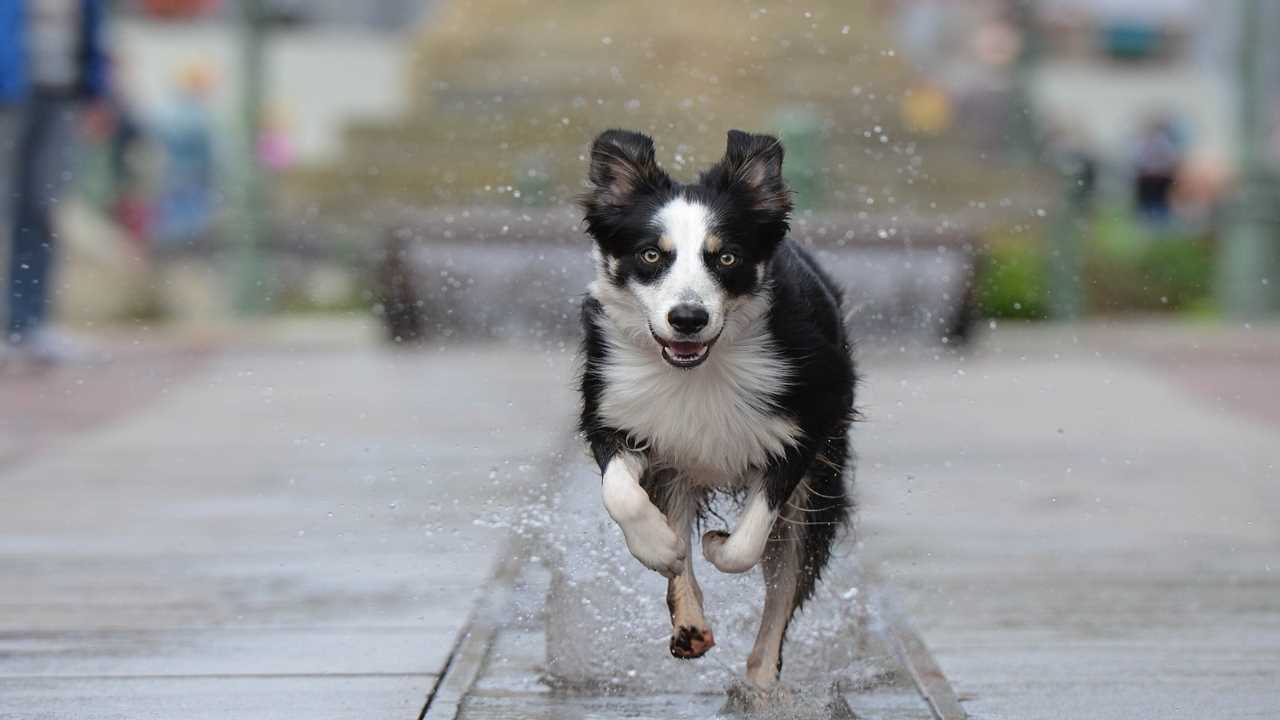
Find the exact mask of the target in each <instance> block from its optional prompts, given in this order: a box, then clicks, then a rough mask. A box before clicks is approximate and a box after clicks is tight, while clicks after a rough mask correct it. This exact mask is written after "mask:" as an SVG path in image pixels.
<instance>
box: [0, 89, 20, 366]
mask: <svg viewBox="0 0 1280 720" xmlns="http://www.w3.org/2000/svg"><path fill="white" fill-rule="evenodd" d="M20 115H21V110H20V109H19V108H18V107H17V106H16V105H0V271H4V273H5V274H4V276H3V277H5V278H6V279H7V278H8V276H9V275H8V267H9V262H10V259H11V257H10V256H11V255H12V254H13V253H12V249H13V247H12V245H11V244H10V242H9V239H10V235H11V231H12V229H13V213H12V210H13V196H14V188H15V187H16V186H17V182H16V177H15V175H16V174H17V169H18V136H19V134H20V133H19V128H20V122H19V118H20ZM9 294H10V293H9V292H8V285H5V292H4V293H3V294H0V317H3V318H7V317H9V304H10V299H9ZM7 327H8V326H7V325H0V332H4V333H5V334H6V335H7V334H8V333H7V332H6V328H7ZM3 348H4V337H3V336H0V350H3Z"/></svg>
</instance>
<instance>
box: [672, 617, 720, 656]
mask: <svg viewBox="0 0 1280 720" xmlns="http://www.w3.org/2000/svg"><path fill="white" fill-rule="evenodd" d="M715 644H716V638H715V635H713V634H712V633H711V628H709V627H702V628H700V627H695V626H693V625H681V626H680V627H679V628H677V629H676V632H675V634H674V635H672V636H671V654H672V655H673V656H675V657H678V658H680V659H682V660H692V659H694V658H700V657H702V656H703V655H705V654H706V653H707V651H708V650H710V649H711V648H713V647H715Z"/></svg>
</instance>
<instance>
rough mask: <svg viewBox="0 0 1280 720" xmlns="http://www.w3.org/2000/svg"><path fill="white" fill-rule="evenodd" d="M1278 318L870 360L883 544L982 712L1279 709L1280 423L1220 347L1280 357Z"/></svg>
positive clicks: (878, 540)
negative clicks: (1272, 322) (1265, 324)
mask: <svg viewBox="0 0 1280 720" xmlns="http://www.w3.org/2000/svg"><path fill="white" fill-rule="evenodd" d="M1261 332H1262V331H1261V330H1260V329H1258V328H1255V329H1253V330H1251V331H1247V332H1238V333H1237V332H1218V331H1214V330H1212V329H1209V330H1203V329H1202V330H1196V329H1195V328H1192V329H1190V330H1188V329H1187V328H1184V327H1167V326H1150V325H1131V326H1128V327H1127V328H1126V326H1123V325H1120V326H1116V327H1105V328H1074V327H1057V328H1053V327H1039V328H1025V329H1023V328H1019V329H1013V330H1006V329H1004V328H998V329H996V330H994V331H991V332H989V333H988V334H987V337H986V338H984V340H983V342H982V344H981V345H980V346H979V350H978V351H976V352H975V353H974V354H972V355H969V356H944V357H939V358H937V359H922V358H919V357H901V356H895V355H893V354H888V355H882V356H879V357H877V358H873V359H872V361H871V362H869V363H868V366H867V369H868V373H867V382H866V383H865V385H864V395H863V398H864V412H865V414H866V417H867V421H866V422H864V423H862V424H860V426H859V427H858V429H857V430H856V433H857V435H858V441H857V447H858V448H859V450H860V454H861V474H860V478H859V480H860V487H861V490H862V507H863V516H862V518H863V525H862V527H863V533H864V538H865V542H864V547H865V551H866V553H867V562H868V563H869V567H870V568H871V569H873V570H875V571H876V572H879V573H881V574H882V575H883V576H884V577H885V578H886V579H887V580H888V581H889V582H890V583H892V584H893V585H894V586H895V587H897V588H900V590H901V593H900V597H901V598H902V600H903V605H904V607H905V608H906V610H907V612H908V613H909V615H910V616H911V618H912V619H913V621H914V622H915V623H916V624H917V627H918V629H919V630H920V632H921V634H922V635H923V637H924V638H925V639H926V640H927V641H928V642H929V645H930V647H931V648H932V649H933V651H934V654H935V656H936V657H937V659H938V661H939V663H940V665H941V667H942V669H943V671H944V672H945V673H946V675H947V677H948V678H949V679H950V680H951V682H952V684H953V685H954V687H955V689H956V690H957V691H958V692H959V693H960V694H961V697H963V698H966V701H965V707H966V709H967V710H968V712H969V713H970V715H971V716H972V717H974V718H991V719H995V718H1008V719H1010V720H1014V719H1016V720H1028V719H1035V718H1068V717H1088V718H1099V719H1107V718H1116V719H1117V720H1119V719H1121V718H1135V717H1159V718H1188V719H1191V718H1205V717H1215V718H1262V717H1276V716H1278V715H1280V562H1277V558H1280V515H1278V514H1277V513H1276V512H1275V510H1274V509H1275V508H1277V507H1280V482H1278V480H1280V426H1278V425H1277V424H1276V423H1275V422H1268V421H1267V420H1266V415H1265V414H1260V413H1258V412H1256V407H1254V406H1253V404H1252V403H1249V402H1247V401H1241V399H1240V398H1238V397H1235V396H1234V395H1233V391H1234V389H1236V388H1238V387H1240V378H1239V377H1238V376H1237V373H1238V372H1239V366H1238V365H1236V364H1232V365H1230V366H1224V365H1223V364H1222V363H1220V362H1218V361H1217V360H1215V359H1214V358H1219V359H1220V358H1221V357H1223V356H1224V354H1226V355H1228V356H1236V355H1246V354H1247V355H1249V356H1252V357H1255V358H1258V360H1257V362H1256V363H1251V367H1253V368H1254V369H1253V370H1252V371H1251V372H1253V373H1255V374H1256V373H1258V372H1260V368H1263V367H1265V368H1268V372H1269V373H1270V376H1271V377H1272V378H1275V377H1278V376H1280V354H1272V355H1265V353H1269V352H1271V351H1270V350H1268V348H1275V347H1276V346H1277V345H1276V341H1277V339H1280V333H1278V332H1276V330H1275V329H1274V328H1272V329H1271V330H1270V331H1269V332H1268V333H1266V334H1260V333H1261ZM1198 343H1203V344H1202V345H1201V347H1202V348H1204V350H1195V346H1196V345H1197V344H1198ZM1178 348H1181V350H1178ZM1201 352H1204V353H1208V354H1210V355H1211V357H1208V358H1202V357H1200V356H1198V353H1201ZM1173 357H1178V358H1179V360H1178V362H1177V367H1176V369H1174V370H1171V369H1170V366H1169V360H1170V359H1171V358H1173ZM1267 357H1270V358H1271V359H1270V360H1267V359H1266V358H1267ZM1268 363H1269V364H1268Z"/></svg>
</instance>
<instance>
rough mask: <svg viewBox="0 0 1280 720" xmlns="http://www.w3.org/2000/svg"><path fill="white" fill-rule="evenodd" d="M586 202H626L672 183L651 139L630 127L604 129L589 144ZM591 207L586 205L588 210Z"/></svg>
mask: <svg viewBox="0 0 1280 720" xmlns="http://www.w3.org/2000/svg"><path fill="white" fill-rule="evenodd" d="M587 176H588V179H589V180H590V181H591V187H592V191H591V193H590V194H589V196H588V198H587V199H586V203H585V204H587V205H590V204H592V203H598V204H603V205H625V204H627V203H629V202H631V201H632V200H633V199H634V198H635V197H636V196H638V195H642V194H644V193H645V192H652V191H655V190H658V189H661V188H662V187H665V186H666V185H669V184H670V183H671V179H670V178H669V177H667V174H666V173H665V172H663V171H662V168H660V167H658V161H657V160H656V159H655V158H654V152H653V139H652V138H650V137H649V136H648V135H644V134H642V133H638V132H632V131H630V130H606V131H605V132H603V133H600V136H599V137H597V138H596V140H595V142H594V143H592V144H591V166H590V168H589V169H588V171H587ZM589 209H590V207H588V210H589Z"/></svg>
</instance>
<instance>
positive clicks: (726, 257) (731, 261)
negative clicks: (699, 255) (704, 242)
mask: <svg viewBox="0 0 1280 720" xmlns="http://www.w3.org/2000/svg"><path fill="white" fill-rule="evenodd" d="M719 260H720V267H733V266H734V265H737V264H738V256H737V255H734V254H733V253H731V252H724V253H720V258H719Z"/></svg>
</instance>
